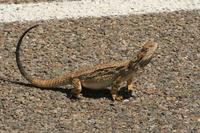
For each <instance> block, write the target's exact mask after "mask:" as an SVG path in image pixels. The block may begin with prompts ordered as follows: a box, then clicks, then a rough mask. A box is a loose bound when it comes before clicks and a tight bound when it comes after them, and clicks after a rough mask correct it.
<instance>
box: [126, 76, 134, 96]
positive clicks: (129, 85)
mask: <svg viewBox="0 0 200 133" xmlns="http://www.w3.org/2000/svg"><path fill="white" fill-rule="evenodd" d="M133 82H134V78H133V76H131V77H130V78H129V79H128V80H127V86H128V92H131V93H132V92H133V90H135V89H136V85H135V83H133Z"/></svg>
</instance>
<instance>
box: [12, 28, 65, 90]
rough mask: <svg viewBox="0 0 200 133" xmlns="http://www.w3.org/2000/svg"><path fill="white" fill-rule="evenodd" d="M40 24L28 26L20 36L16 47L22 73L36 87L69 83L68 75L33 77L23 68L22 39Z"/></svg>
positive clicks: (50, 86)
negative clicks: (50, 77)
mask: <svg viewBox="0 0 200 133" xmlns="http://www.w3.org/2000/svg"><path fill="white" fill-rule="evenodd" d="M37 26H39V25H34V26H32V27H30V28H28V29H27V30H26V31H25V32H24V33H23V34H22V36H21V37H20V38H19V41H18V42H17V47H16V52H15V54H16V63H17V66H18V69H19V71H20V73H21V74H22V76H23V77H24V78H25V79H26V80H28V81H29V82H30V83H32V85H34V86H36V87H41V88H53V87H57V86H60V85H64V84H67V83H68V81H69V78H67V75H63V76H59V77H57V78H54V79H48V80H45V79H39V78H33V77H32V76H31V75H29V74H28V73H27V72H26V71H25V70H24V68H23V66H22V63H21V60H20V45H21V44H22V40H23V38H24V36H25V35H26V34H27V33H28V32H29V31H30V30H32V29H33V28H36V27H37Z"/></svg>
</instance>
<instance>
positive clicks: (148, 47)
mask: <svg viewBox="0 0 200 133" xmlns="http://www.w3.org/2000/svg"><path fill="white" fill-rule="evenodd" d="M157 47H158V44H157V43H155V42H154V41H153V40H149V41H146V42H145V43H144V45H143V46H142V49H141V50H140V52H139V53H138V55H137V58H138V59H139V60H140V61H139V66H140V67H144V66H146V65H147V64H148V63H149V62H150V60H151V59H152V57H153V54H154V52H155V50H156V49H157Z"/></svg>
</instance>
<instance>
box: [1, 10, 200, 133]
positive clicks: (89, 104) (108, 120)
mask: <svg viewBox="0 0 200 133" xmlns="http://www.w3.org/2000/svg"><path fill="white" fill-rule="evenodd" d="M35 23H36V22H26V23H9V24H4V23H2V24H0V25H1V26H0V27H1V29H0V30H1V32H0V40H1V41H0V51H1V53H0V62H1V65H0V78H1V79H0V131H1V132H126V133H127V132H191V133H197V132H200V71H199V70H200V63H199V58H200V44H199V43H200V15H199V11H198V10H197V11H190V12H184V11H179V12H173V13H165V14H161V13H160V14H149V15H131V16H126V17H105V18H82V19H79V20H73V19H70V20H51V21H41V22H37V23H40V24H41V26H40V27H38V28H37V29H34V30H33V31H32V32H31V33H29V34H28V36H27V37H26V38H25V39H24V42H23V46H22V48H23V57H22V60H23V62H24V66H25V69H26V70H27V71H29V73H31V74H32V75H33V76H39V77H43V78H53V77H55V76H58V75H60V74H63V72H69V71H73V70H75V69H78V68H80V67H82V66H86V65H92V64H97V63H100V62H108V61H110V60H123V59H127V58H130V57H131V56H132V55H135V53H136V52H137V51H138V49H139V48H140V46H141V44H142V43H143V42H144V41H145V40H147V39H149V38H154V40H155V41H156V42H157V43H158V44H159V48H158V50H157V51H156V56H155V58H153V60H152V62H151V63H150V64H149V65H148V66H147V67H146V68H145V70H144V71H143V73H142V74H141V75H140V76H138V77H137V78H136V84H137V89H136V90H135V92H134V96H133V97H127V98H126V99H125V100H124V101H122V102H113V101H111V100H110V99H111V96H110V93H109V91H107V90H101V91H91V90H83V92H82V95H83V96H82V98H81V100H79V101H75V100H71V99H70V98H69V97H68V96H69V94H70V88H71V86H63V87H59V88H56V89H39V88H35V87H32V86H30V85H29V83H28V82H27V81H26V80H25V79H24V78H23V77H22V76H21V75H20V73H19V71H18V69H17V67H16V63H15V46H16V41H17V40H18V38H19V36H20V35H21V33H22V32H23V31H24V30H25V29H27V28H28V27H30V26H32V25H34V24H35Z"/></svg>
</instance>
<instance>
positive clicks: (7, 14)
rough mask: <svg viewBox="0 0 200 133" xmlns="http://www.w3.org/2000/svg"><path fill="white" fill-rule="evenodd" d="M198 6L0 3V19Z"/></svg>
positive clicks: (107, 0)
mask: <svg viewBox="0 0 200 133" xmlns="http://www.w3.org/2000/svg"><path fill="white" fill-rule="evenodd" d="M196 9H200V0H82V1H64V2H52V3H47V2H41V3H29V4H0V22H15V21H38V20H49V19H65V18H75V19H76V18H80V17H102V16H119V15H130V14H146V13H157V12H171V11H177V10H196Z"/></svg>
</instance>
